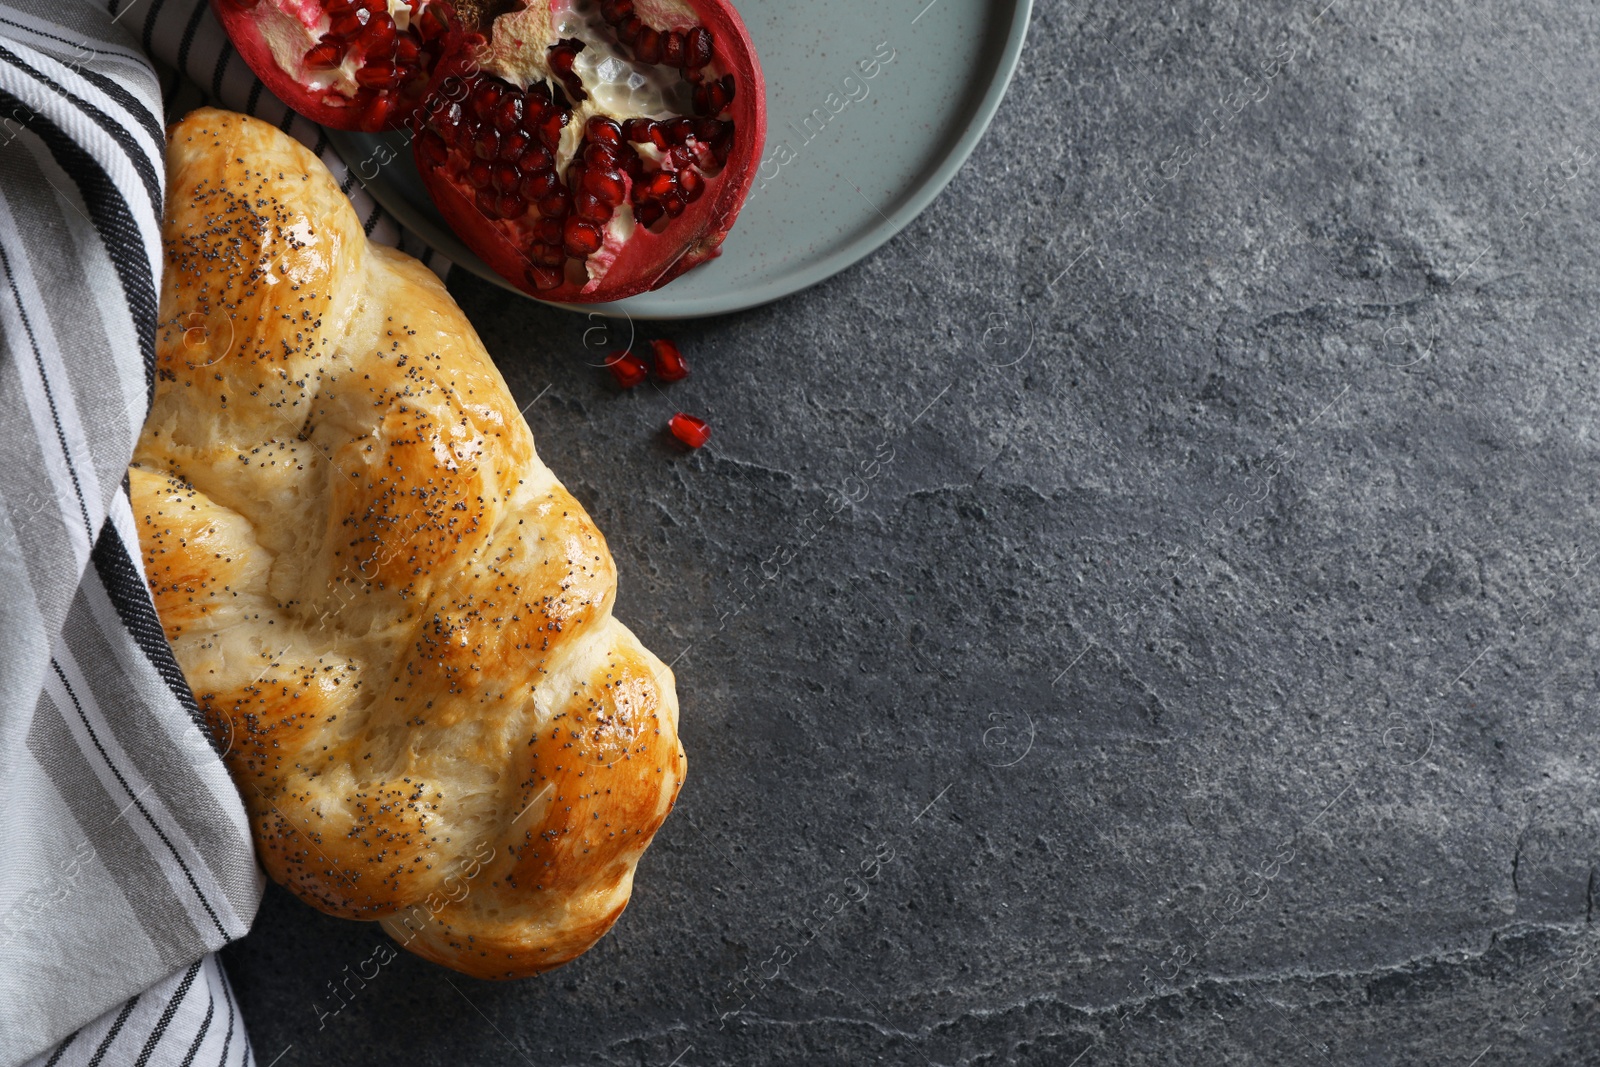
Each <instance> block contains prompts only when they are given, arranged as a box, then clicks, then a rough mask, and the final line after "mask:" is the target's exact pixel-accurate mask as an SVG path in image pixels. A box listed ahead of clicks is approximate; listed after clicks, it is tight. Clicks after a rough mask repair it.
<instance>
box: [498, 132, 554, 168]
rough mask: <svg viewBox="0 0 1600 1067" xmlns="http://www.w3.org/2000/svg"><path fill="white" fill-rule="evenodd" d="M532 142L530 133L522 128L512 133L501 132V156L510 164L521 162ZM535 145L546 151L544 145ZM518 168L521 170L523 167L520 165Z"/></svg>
mask: <svg viewBox="0 0 1600 1067" xmlns="http://www.w3.org/2000/svg"><path fill="white" fill-rule="evenodd" d="M530 143H531V142H530V140H529V138H528V135H527V134H525V133H523V132H522V131H521V130H512V131H511V132H510V133H506V134H501V135H500V158H501V159H502V160H503V161H504V162H506V163H508V164H510V163H521V162H522V160H523V159H524V158H525V157H526V154H527V151H528V145H529V144H530ZM534 147H535V148H536V149H537V150H538V151H540V152H543V151H544V146H543V145H535V146H534ZM517 169H518V170H519V171H520V170H521V169H522V168H520V167H518V168H517Z"/></svg>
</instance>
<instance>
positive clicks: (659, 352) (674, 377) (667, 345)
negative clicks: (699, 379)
mask: <svg viewBox="0 0 1600 1067" xmlns="http://www.w3.org/2000/svg"><path fill="white" fill-rule="evenodd" d="M650 347H651V348H653V349H655V353H656V377H657V378H660V379H661V380H662V381H664V382H681V381H682V380H683V379H685V378H687V377H688V376H689V361H688V360H686V359H684V358H683V353H682V352H680V351H678V346H677V345H675V344H673V343H672V342H671V341H668V340H665V339H663V340H660V341H651V342H650Z"/></svg>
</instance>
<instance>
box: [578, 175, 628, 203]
mask: <svg viewBox="0 0 1600 1067" xmlns="http://www.w3.org/2000/svg"><path fill="white" fill-rule="evenodd" d="M583 187H584V190H585V191H586V192H590V193H593V194H594V195H595V196H597V197H599V198H600V200H601V202H602V203H604V204H607V205H609V206H611V207H616V206H617V205H618V204H620V203H622V201H623V200H625V199H626V198H627V195H628V188H627V186H626V185H625V184H624V183H623V181H622V175H620V174H618V173H617V172H616V171H603V170H591V171H589V172H588V173H587V174H585V175H584V178H583Z"/></svg>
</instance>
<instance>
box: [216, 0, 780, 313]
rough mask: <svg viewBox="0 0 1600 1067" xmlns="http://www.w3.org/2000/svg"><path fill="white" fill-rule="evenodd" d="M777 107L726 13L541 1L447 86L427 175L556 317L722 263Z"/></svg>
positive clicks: (695, 4) (477, 248) (434, 97)
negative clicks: (770, 111) (770, 104)
mask: <svg viewBox="0 0 1600 1067" xmlns="http://www.w3.org/2000/svg"><path fill="white" fill-rule="evenodd" d="M230 2H231V0H230ZM263 2H270V0H263ZM647 18H648V19H651V20H654V21H653V23H646V22H645V21H644V20H645V19H647ZM630 31H631V32H630ZM646 31H648V32H646ZM656 31H660V32H656ZM650 33H655V36H654V37H651V36H650ZM630 36H631V37H632V38H633V39H632V41H630V40H629V39H628V38H629V37H630ZM641 57H643V58H641ZM708 57H709V62H708ZM651 59H655V60H657V62H650V60H651ZM645 73H648V74H649V77H648V78H646V77H645V76H644V75H645ZM622 75H626V79H624V81H619V80H618V79H619V77H621V76H622ZM585 78H589V79H591V80H589V81H587V82H586V81H585ZM608 78H609V79H610V80H606V79H608ZM624 83H625V84H626V86H627V88H626V89H624V88H623V87H622V86H623V85H624ZM641 89H642V91H643V93H642V96H641ZM765 96H766V87H765V83H764V81H763V79H762V76H761V71H760V66H759V63H758V62H757V60H756V56H755V52H754V47H753V45H752V44H751V42H750V37H749V33H748V32H747V31H746V30H745V28H744V25H743V23H742V22H741V21H740V20H739V18H738V15H737V14H736V13H735V12H734V11H733V10H732V8H731V7H729V6H728V4H727V3H725V2H724V0H604V2H603V3H599V4H592V3H588V4H583V5H581V6H580V5H575V4H574V3H573V0H533V3H532V4H531V5H528V6H524V7H521V8H519V9H517V10H515V11H513V12H511V13H508V14H505V15H502V16H500V17H499V18H498V19H497V20H496V23H495V26H494V28H493V32H492V34H491V36H490V38H489V40H487V41H486V42H483V43H482V44H481V45H480V48H479V51H478V52H477V53H476V54H475V55H465V54H463V55H461V56H457V57H455V58H454V59H453V60H452V61H451V62H449V63H447V64H444V65H442V66H441V68H440V69H439V70H438V71H436V76H435V83H434V86H433V87H432V88H431V89H430V91H429V97H430V99H429V102H428V117H427V119H426V121H425V123H424V128H423V129H422V130H421V131H420V132H419V134H418V136H417V137H416V146H415V154H416V160H417V167H418V170H419V172H420V173H421V176H422V179H423V183H424V185H425V186H426V187H427V189H428V191H429V193H430V195H432V197H433V199H434V202H435V204H436V205H437V206H438V208H439V210H440V212H441V213H442V214H443V215H444V216H445V218H446V219H447V220H448V221H449V223H450V225H451V227H452V228H453V229H454V230H455V232H456V234H457V235H458V236H459V237H461V238H462V239H463V241H465V242H466V244H467V245H468V246H469V247H470V248H472V249H473V251H474V252H476V253H477V254H478V255H479V256H480V257H481V258H482V259H483V260H484V261H485V262H486V263H487V264H488V265H489V266H490V267H492V268H493V269H494V270H495V271H496V272H498V273H499V274H500V275H502V276H503V277H505V278H507V279H508V280H510V281H511V282H513V283H514V284H516V285H517V286H519V287H520V288H522V289H524V290H525V291H527V292H529V293H532V294H533V295H536V296H538V297H540V298H541V299H545V300H551V301H557V302H571V303H596V302H608V301H613V300H620V299H623V298H625V297H629V296H634V295H637V294H639V293H642V292H646V291H648V290H650V289H654V288H658V287H660V286H661V285H664V284H666V283H667V282H668V281H670V280H672V279H673V278H676V277H678V276H679V275H681V274H682V273H683V272H684V271H686V270H689V269H690V268H692V267H694V266H696V265H698V264H700V263H703V262H705V261H706V260H708V259H711V258H712V257H714V256H716V255H717V254H718V253H719V251H720V246H721V244H722V241H723V239H724V238H725V237H726V236H727V232H728V229H729V228H730V227H731V226H732V225H733V223H734V220H735V219H736V218H737V216H738V214H739V211H740V209H741V208H742V207H743V205H744V201H745V199H746V197H747V196H748V194H749V191H750V187H751V184H752V182H753V181H754V178H755V171H756V167H757V166H758V165H759V160H760V153H761V148H762V143H763V141H764V138H765V133H766V99H765ZM641 99H643V100H645V101H647V102H646V103H641V102H640V101H641ZM441 100H449V101H450V103H448V104H445V105H443V106H435V105H436V104H438V103H439V101H441ZM619 101H621V102H619ZM674 101H677V103H674ZM691 101H692V103H691ZM696 108H699V110H700V112H701V113H696V110H695V109H696ZM710 108H717V109H719V110H718V111H717V112H716V113H714V114H706V113H704V112H705V111H706V110H708V109H710ZM634 109H642V110H634ZM563 116H565V117H563ZM563 124H565V125H563Z"/></svg>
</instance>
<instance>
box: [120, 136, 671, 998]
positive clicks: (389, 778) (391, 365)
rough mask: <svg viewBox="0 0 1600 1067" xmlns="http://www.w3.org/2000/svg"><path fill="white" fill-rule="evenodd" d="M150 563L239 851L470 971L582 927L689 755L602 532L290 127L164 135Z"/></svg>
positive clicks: (141, 497) (333, 908)
mask: <svg viewBox="0 0 1600 1067" xmlns="http://www.w3.org/2000/svg"><path fill="white" fill-rule="evenodd" d="M168 174H169V177H168V192H167V219H166V223H165V231H164V238H165V245H166V254H167V263H166V271H165V273H164V277H163V284H162V295H161V322H162V327H161V329H160V332H159V335H158V338H157V369H158V380H157V386H156V397H155V402H154V404H153V406H152V409H151V414H150V418H149V420H148V422H147V423H146V425H145V429H144V434H143V436H142V438H141V439H140V442H139V446H138V449H137V452H136V454H135V459H134V465H133V469H132V470H131V471H130V481H131V488H132V496H133V503H134V511H135V514H136V516H137V517H138V519H139V522H140V540H141V544H142V548H143V552H144V560H145V568H146V573H147V576H148V578H149V582H150V587H151V590H152V592H153V593H154V595H155V601H156V608H157V610H158V612H159V613H160V616H161V621H162V625H163V626H164V627H165V628H166V632H167V636H168V638H169V639H170V640H171V641H172V644H173V648H174V650H175V651H176V653H177V657H178V662H179V664H180V665H181V666H182V667H183V670H184V673H185V675H186V676H187V677H188V679H189V683H190V685H191V686H192V687H193V689H194V691H195V696H196V697H197V698H198V699H199V701H200V704H201V707H202V709H203V710H204V711H205V713H206V715H207V717H208V718H209V719H210V720H211V721H212V723H213V724H214V726H215V727H216V728H217V729H218V731H219V733H220V734H221V735H222V736H224V737H226V738H228V740H229V745H230V747H229V751H228V755H227V761H228V765H229V769H230V770H231V771H232V773H233V776H234V779H235V781H236V782H237V783H238V784H239V788H240V791H241V792H242V793H243V795H244V799H245V803H246V807H247V809H248V810H249V813H250V818H251V823H252V826H253V828H254V831H255V837H256V843H257V846H258V851H259V854H260V857H261V862H262V864H263V865H264V866H265V867H266V869H267V871H268V873H270V874H271V875H272V877H273V878H274V879H275V880H277V881H278V882H280V883H282V884H283V885H285V886H287V887H289V888H290V889H291V890H293V891H294V892H295V893H297V894H298V895H299V896H300V897H301V898H302V899H304V900H306V901H308V902H309V903H311V904H313V905H315V906H316V907H318V908H320V909H322V910H323V911H326V912H329V913H331V914H334V915H342V916H347V917H350V918H355V919H378V920H382V921H383V924H384V927H385V929H387V930H388V931H389V932H390V933H391V935H393V936H395V937H396V938H397V939H398V940H400V941H401V942H402V943H403V944H405V945H406V947H408V948H410V949H411V950H412V951H414V952H417V953H418V954H420V955H422V956H425V957H427V958H429V959H432V960H436V961H438V962H440V963H443V964H445V965H446V966H450V967H454V968H456V969H458V970H461V971H465V972H467V973H469V974H473V975H477V976H479V977H484V978H492V977H516V976H520V975H527V974H534V973H537V972H539V971H542V970H546V969H548V968H550V967H553V966H556V965H558V964H560V963H564V962H566V961H567V960H570V959H572V958H573V957H574V956H576V955H578V954H579V953H581V952H583V951H584V950H585V949H587V948H588V947H589V946H590V945H592V944H593V943H594V941H595V940H596V939H598V938H599V937H600V936H601V935H602V934H604V933H605V931H606V930H607V929H608V928H609V927H610V926H611V924H612V923H613V922H615V921H616V918H617V916H618V915H619V914H621V912H622V909H623V907H624V905H625V904H626V903H627V899H628V894H629V891H630V889H631V886H632V882H633V870H634V867H635V865H636V864H637V862H638V859H639V856H640V854H641V853H643V851H644V849H645V846H646V845H648V844H649V842H650V839H651V837H652V835H653V834H654V833H655V831H656V829H657V828H658V827H659V826H660V825H661V822H662V820H663V819H664V818H665V817H666V815H667V813H668V812H669V811H670V810H671V808H672V804H673V801H674V799H675V798H676V796H677V793H678V789H679V787H680V786H681V785H682V782H683V776H684V771H685V767H686V761H685V758H684V755H683V749H682V746H681V745H679V743H678V737H677V725H678V704H677V695H676V692H675V690H674V687H673V679H672V672H671V671H670V670H669V669H668V668H667V667H665V666H664V665H663V664H662V663H661V662H660V660H658V659H656V657H655V656H653V655H652V654H651V653H650V652H649V651H648V650H646V649H645V648H644V647H643V646H642V645H640V644H639V642H638V640H637V639H636V638H635V637H634V636H633V634H632V633H630V632H629V631H628V629H627V628H626V627H624V626H623V625H622V624H621V623H619V622H617V621H616V620H615V619H613V618H612V617H611V605H612V602H613V600H614V598H615V592H616V572H615V569H614V567H613V565H612V560H611V555H610V553H609V552H608V551H607V549H606V544H605V539H604V538H603V537H602V536H601V534H600V531H599V530H598V529H596V528H595V526H594V524H593V523H592V522H591V521H590V519H589V516H588V515H587V514H585V513H584V510H583V508H582V507H581V506H580V505H579V504H578V503H577V501H576V500H574V499H573V498H572V497H571V496H570V495H569V494H568V493H567V491H566V490H565V489H564V488H562V486H561V484H560V483H559V482H558V481H556V479H555V476H554V475H552V474H551V473H550V471H549V470H548V468H546V467H545V466H544V464H543V463H541V462H540V461H539V458H538V456H537V455H536V454H535V452H534V447H533V437H532V434H531V433H530V432H529V430H528V427H527V424H526V423H525V422H524V421H523V419H522V416H521V415H520V414H519V413H518V411H517V409H516V407H515V405H514V404H513V402H512V400H511V395H510V392H509V391H508V390H507V389H506V386H505V383H504V381H503V380H502V379H501V378H500V375H499V373H498V372H497V371H496V370H495V368H494V365H493V364H492V363H491V362H490V361H489V358H488V355H487V354H486V353H485V352H484V350H483V346H482V343H481V342H480V341H479V340H478V337H477V335H476V333H474V332H473V330H472V327H471V326H470V325H469V324H468V323H467V321H466V319H465V318H464V316H463V315H462V314H461V312H460V310H459V309H458V308H457V307H456V305H455V303H454V301H453V300H451V298H450V296H449V294H448V293H447V292H446V291H445V289H444V287H443V286H442V285H441V284H439V282H438V280H437V279H436V278H435V277H434V276H433V275H432V274H431V273H429V272H428V271H427V270H425V269H423V268H422V267H421V265H419V264H417V263H416V262H415V261H413V260H411V259H410V258H408V257H406V256H404V255H401V254H400V253H397V252H394V251H392V250H390V249H386V248H382V247H379V246H371V245H368V244H367V241H366V237H365V235H364V234H363V232H362V230H361V226H360V223H359V221H358V220H357V218H356V216H355V214H354V212H353V211H352V210H351V208H350V205H349V202H348V201H347V200H346V199H345V197H344V196H343V195H342V194H341V193H340V192H339V189H338V187H337V186H336V185H335V184H334V182H333V180H332V178H331V177H330V176H329V174H328V172H327V171H326V169H324V168H323V166H322V165H321V163H320V162H318V161H317V159H316V158H315V157H314V156H312V155H311V154H310V153H309V152H308V151H306V150H305V149H304V148H303V147H301V146H300V145H299V144H298V143H296V142H295V141H293V140H292V139H290V138H289V137H287V136H285V135H284V134H282V133H280V132H279V131H278V130H277V129H275V128H274V127H272V126H269V125H267V124H265V123H262V122H258V121H256V120H255V119H251V118H246V117H244V116H240V115H234V114H230V113H228V112H223V111H216V110H211V109H203V110H200V111H196V112H194V113H193V114H191V115H189V116H188V117H187V118H185V119H184V120H183V121H182V122H180V123H178V124H177V125H176V126H174V127H173V128H172V129H171V130H170V131H169V134H168Z"/></svg>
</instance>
